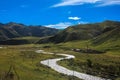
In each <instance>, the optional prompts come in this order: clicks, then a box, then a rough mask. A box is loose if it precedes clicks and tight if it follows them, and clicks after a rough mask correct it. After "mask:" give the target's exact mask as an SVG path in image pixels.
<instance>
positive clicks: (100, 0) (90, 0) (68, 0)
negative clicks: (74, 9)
mask: <svg viewBox="0 0 120 80" xmlns="http://www.w3.org/2000/svg"><path fill="white" fill-rule="evenodd" d="M83 4H94V5H97V6H108V5H120V0H62V1H61V2H60V3H58V4H55V5H53V6H52V7H61V6H75V5H83Z"/></svg>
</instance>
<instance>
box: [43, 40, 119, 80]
mask: <svg viewBox="0 0 120 80" xmlns="http://www.w3.org/2000/svg"><path fill="white" fill-rule="evenodd" d="M119 45H120V44H119V40H118V41H113V42H112V41H109V40H108V41H107V42H106V43H103V44H101V45H94V44H92V42H91V40H88V41H72V42H66V43H60V44H44V45H43V44H42V45H41V46H50V48H49V49H48V48H47V49H45V50H47V51H50V52H56V53H65V54H72V55H75V56H76V58H75V59H72V60H63V61H60V62H58V63H59V65H62V66H64V67H67V68H69V69H72V70H75V71H79V72H83V73H87V74H91V75H95V76H100V77H104V78H111V79H113V80H115V79H116V80H117V79H119V78H120V47H119ZM87 46H88V47H89V48H91V49H95V50H100V51H105V53H102V54H89V53H88V54H87V53H80V52H74V51H72V50H71V49H76V48H80V49H85V48H86V47H87ZM43 49H44V48H43Z"/></svg>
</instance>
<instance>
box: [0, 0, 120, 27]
mask: <svg viewBox="0 0 120 80" xmlns="http://www.w3.org/2000/svg"><path fill="white" fill-rule="evenodd" d="M104 20H114V21H120V0H0V22H1V23H8V22H17V23H23V24H26V25H44V26H47V27H53V28H59V29H60V28H66V27H68V26H70V25H75V24H84V23H95V22H102V21H104Z"/></svg>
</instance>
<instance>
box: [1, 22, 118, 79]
mask: <svg viewBox="0 0 120 80" xmlns="http://www.w3.org/2000/svg"><path fill="white" fill-rule="evenodd" d="M3 43H5V44H3ZM12 43H13V44H14V45H13V44H12ZM0 44H1V47H3V48H0V59H1V61H0V65H1V66H0V78H1V79H2V80H5V78H6V74H7V73H8V72H9V69H10V66H11V67H12V68H11V71H10V72H12V73H13V74H14V75H15V76H16V77H15V78H16V79H15V80H17V78H18V77H19V78H20V79H19V80H80V79H78V78H76V77H73V76H67V75H63V74H60V73H58V72H56V71H54V70H52V69H51V68H49V67H47V66H44V65H42V64H40V61H42V60H45V59H53V58H59V57H63V56H58V55H52V54H38V53H35V51H36V50H44V51H46V52H53V53H55V54H58V53H62V54H71V55H74V56H75V58H74V59H69V60H62V61H59V62H58V64H59V65H61V66H64V67H66V68H68V69H70V70H75V71H78V72H82V73H86V74H91V75H94V76H99V77H102V78H108V79H111V80H120V22H116V21H105V22H102V23H93V24H82V25H75V26H70V27H68V28H66V29H65V30H62V31H60V32H58V33H57V34H55V35H53V36H47V37H35V36H32V37H31V36H27V37H17V38H12V39H10V40H5V41H0ZM84 51H85V52H84ZM90 51H92V53H91V52H90ZM96 51H100V52H103V53H97V52H96ZM17 76H18V77H17ZM7 78H8V80H9V78H10V76H9V75H7Z"/></svg>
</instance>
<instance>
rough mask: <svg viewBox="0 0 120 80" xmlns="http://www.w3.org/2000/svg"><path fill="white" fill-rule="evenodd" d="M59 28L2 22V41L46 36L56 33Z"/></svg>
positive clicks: (0, 27)
mask: <svg viewBox="0 0 120 80" xmlns="http://www.w3.org/2000/svg"><path fill="white" fill-rule="evenodd" d="M58 31H59V30H57V29H54V28H47V27H44V26H26V25H24V24H18V23H13V22H10V23H7V24H2V23H0V41H3V40H8V39H11V38H16V37H25V36H34V37H44V36H51V35H55V34H56V33H57V32H58Z"/></svg>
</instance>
